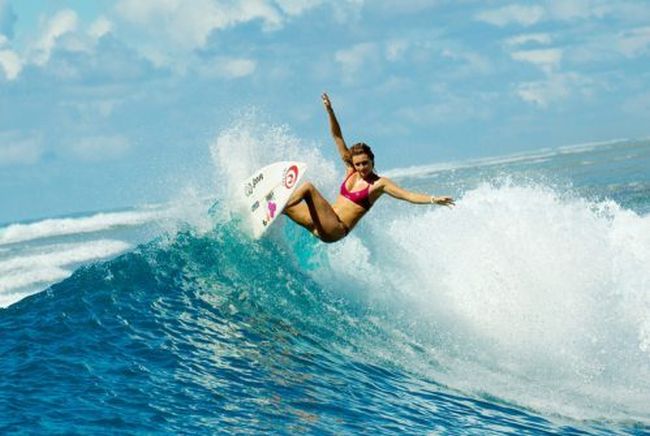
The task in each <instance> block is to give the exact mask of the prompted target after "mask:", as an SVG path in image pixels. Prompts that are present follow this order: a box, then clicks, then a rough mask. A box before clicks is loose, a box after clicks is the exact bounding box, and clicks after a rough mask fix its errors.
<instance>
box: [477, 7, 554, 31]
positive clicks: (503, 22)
mask: <svg viewBox="0 0 650 436" xmlns="http://www.w3.org/2000/svg"><path fill="white" fill-rule="evenodd" d="M544 14H545V11H544V8H542V7H541V6H537V5H534V6H523V5H517V4H513V5H509V6H504V7H501V8H498V9H490V10H487V11H483V12H480V13H478V14H477V15H476V16H475V18H476V19H477V20H479V21H484V22H486V23H489V24H492V25H495V26H499V27H504V26H507V25H509V24H519V25H522V26H531V25H533V24H535V23H537V22H539V21H540V20H541V19H542V18H543V17H544Z"/></svg>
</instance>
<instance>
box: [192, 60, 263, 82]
mask: <svg viewBox="0 0 650 436" xmlns="http://www.w3.org/2000/svg"><path fill="white" fill-rule="evenodd" d="M256 68H257V62H255V60H253V59H247V58H228V57H219V58H217V59H215V60H214V62H212V64H211V65H208V66H205V65H204V66H202V67H201V68H200V72H201V73H203V74H204V75H206V76H218V77H224V78H227V79H238V78H241V77H246V76H249V75H251V74H253V73H254V72H255V69H256Z"/></svg>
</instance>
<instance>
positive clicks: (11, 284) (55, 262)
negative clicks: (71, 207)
mask: <svg viewBox="0 0 650 436" xmlns="http://www.w3.org/2000/svg"><path fill="white" fill-rule="evenodd" d="M129 248H130V245H129V244H128V243H126V242H123V241H117V240H110V239H102V240H96V241H89V242H84V243H78V244H57V245H49V246H43V247H40V248H39V249H38V252H31V253H29V254H24V255H19V256H16V257H12V258H9V259H6V260H2V261H0V277H1V278H2V280H1V281H0V307H5V306H8V305H9V304H12V303H14V302H15V301H18V300H19V299H21V298H23V297H24V296H26V295H28V294H30V293H32V292H33V291H34V290H35V289H39V287H42V286H45V285H47V284H51V283H53V282H55V281H58V280H62V279H64V278H66V277H68V276H69V275H70V274H72V271H71V270H70V269H68V268H66V267H70V266H73V265H77V264H80V263H83V262H88V261H93V260H98V259H104V258H107V257H111V256H114V255H116V254H119V253H121V252H124V251H126V250H127V249H129Z"/></svg>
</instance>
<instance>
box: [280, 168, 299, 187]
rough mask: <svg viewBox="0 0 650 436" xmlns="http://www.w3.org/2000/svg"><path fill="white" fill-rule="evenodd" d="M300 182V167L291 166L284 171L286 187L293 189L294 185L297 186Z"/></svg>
mask: <svg viewBox="0 0 650 436" xmlns="http://www.w3.org/2000/svg"><path fill="white" fill-rule="evenodd" d="M297 180H298V167H297V166H296V165H291V166H290V167H289V168H287V169H286V170H285V171H284V177H283V182H284V187H285V188H287V189H291V188H293V185H295V184H296V181H297Z"/></svg>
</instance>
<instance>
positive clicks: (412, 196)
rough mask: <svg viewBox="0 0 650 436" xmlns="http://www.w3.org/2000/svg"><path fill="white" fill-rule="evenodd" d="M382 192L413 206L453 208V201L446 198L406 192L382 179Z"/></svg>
mask: <svg viewBox="0 0 650 436" xmlns="http://www.w3.org/2000/svg"><path fill="white" fill-rule="evenodd" d="M380 183H381V185H380V187H381V189H382V192H385V193H386V194H388V195H390V196H391V197H393V198H397V199H399V200H404V201H408V202H409V203H415V204H439V205H441V206H454V205H455V203H454V199H453V198H451V197H448V196H442V197H436V196H434V195H427V194H419V193H417V192H411V191H407V190H406V189H404V188H401V187H399V186H397V184H396V183H395V182H393V181H392V180H390V179H388V178H386V177H382V178H381V179H380Z"/></svg>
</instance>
